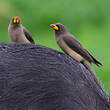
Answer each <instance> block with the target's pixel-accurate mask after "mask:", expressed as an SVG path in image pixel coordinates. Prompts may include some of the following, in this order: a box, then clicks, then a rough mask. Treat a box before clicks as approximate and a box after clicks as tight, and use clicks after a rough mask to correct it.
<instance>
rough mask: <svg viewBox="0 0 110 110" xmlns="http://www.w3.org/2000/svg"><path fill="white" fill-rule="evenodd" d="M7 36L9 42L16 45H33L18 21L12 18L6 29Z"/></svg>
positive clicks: (27, 33)
mask: <svg viewBox="0 0 110 110" xmlns="http://www.w3.org/2000/svg"><path fill="white" fill-rule="evenodd" d="M8 34H9V37H10V40H11V41H12V42H16V43H34V40H33V38H32V36H31V35H30V33H29V31H28V30H27V29H26V28H25V27H24V26H22V24H21V22H20V19H19V18H18V17H14V18H13V19H12V20H11V22H10V24H9V27H8Z"/></svg>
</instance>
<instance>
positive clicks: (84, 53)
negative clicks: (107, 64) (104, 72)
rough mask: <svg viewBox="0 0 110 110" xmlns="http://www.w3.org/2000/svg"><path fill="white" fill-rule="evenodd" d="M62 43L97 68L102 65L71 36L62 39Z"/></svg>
mask: <svg viewBox="0 0 110 110" xmlns="http://www.w3.org/2000/svg"><path fill="white" fill-rule="evenodd" d="M62 38H63V40H64V42H65V43H66V44H67V45H68V46H69V47H70V48H71V49H72V50H74V51H75V52H77V53H79V54H80V55H81V56H82V57H84V58H85V59H86V60H88V61H89V62H93V63H95V64H96V65H97V66H99V65H102V64H101V63H100V62H99V61H97V60H96V59H95V58H94V57H93V56H92V55H91V54H90V53H89V52H88V51H87V50H86V49H84V48H83V47H82V45H81V44H80V43H79V41H78V40H76V39H75V38H74V37H73V36H72V35H67V36H63V37H62Z"/></svg>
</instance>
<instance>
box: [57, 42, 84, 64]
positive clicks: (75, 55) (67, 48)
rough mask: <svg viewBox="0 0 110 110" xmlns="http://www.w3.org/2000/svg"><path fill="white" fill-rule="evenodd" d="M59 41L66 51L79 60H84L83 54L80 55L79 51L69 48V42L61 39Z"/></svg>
mask: <svg viewBox="0 0 110 110" xmlns="http://www.w3.org/2000/svg"><path fill="white" fill-rule="evenodd" d="M57 43H58V45H59V46H60V48H61V49H62V50H63V51H64V52H65V53H68V54H69V55H70V56H71V57H72V58H74V59H75V60H77V61H78V62H81V61H83V60H84V58H83V57H82V56H81V55H79V54H78V53H77V52H75V51H74V50H72V49H71V48H69V46H67V44H66V43H65V42H64V41H60V42H57Z"/></svg>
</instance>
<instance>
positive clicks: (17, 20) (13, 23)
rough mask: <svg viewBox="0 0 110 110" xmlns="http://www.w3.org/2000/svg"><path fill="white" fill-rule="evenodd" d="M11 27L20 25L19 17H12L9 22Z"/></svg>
mask: <svg viewBox="0 0 110 110" xmlns="http://www.w3.org/2000/svg"><path fill="white" fill-rule="evenodd" d="M11 24H12V25H19V24H20V19H19V17H17V16H16V17H13V19H12V21H11Z"/></svg>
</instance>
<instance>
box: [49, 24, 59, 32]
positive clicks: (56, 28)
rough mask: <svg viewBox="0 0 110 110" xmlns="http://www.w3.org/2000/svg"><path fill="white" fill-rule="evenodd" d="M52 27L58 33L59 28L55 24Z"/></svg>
mask: <svg viewBox="0 0 110 110" xmlns="http://www.w3.org/2000/svg"><path fill="white" fill-rule="evenodd" d="M50 27H52V28H53V29H54V30H56V31H58V29H59V28H58V26H56V25H55V24H51V25H50Z"/></svg>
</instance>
